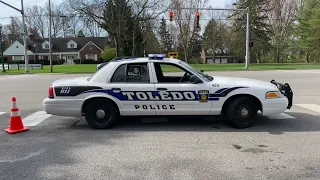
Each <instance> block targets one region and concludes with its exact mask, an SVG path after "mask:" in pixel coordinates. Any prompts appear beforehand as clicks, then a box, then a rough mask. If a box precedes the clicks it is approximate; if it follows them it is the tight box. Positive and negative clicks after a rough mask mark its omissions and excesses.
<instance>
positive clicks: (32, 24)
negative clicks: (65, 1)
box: [25, 5, 48, 38]
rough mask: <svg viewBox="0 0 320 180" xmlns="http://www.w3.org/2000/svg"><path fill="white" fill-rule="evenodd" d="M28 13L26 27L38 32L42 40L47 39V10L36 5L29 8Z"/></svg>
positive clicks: (26, 10)
mask: <svg viewBox="0 0 320 180" xmlns="http://www.w3.org/2000/svg"><path fill="white" fill-rule="evenodd" d="M25 12H26V25H27V26H28V28H30V29H34V30H38V33H39V34H40V36H41V37H42V38H44V37H46V32H47V29H48V25H47V22H48V18H47V17H46V10H45V8H43V7H41V6H38V5H35V6H32V7H27V8H26V9H25Z"/></svg>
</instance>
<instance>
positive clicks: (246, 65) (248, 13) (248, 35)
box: [169, 7, 250, 69]
mask: <svg viewBox="0 0 320 180" xmlns="http://www.w3.org/2000/svg"><path fill="white" fill-rule="evenodd" d="M169 9H171V10H174V8H169ZM179 9H187V10H196V11H198V10H209V11H210V10H211V11H242V12H247V23H246V63H245V69H248V68H249V62H250V47H249V43H250V17H249V16H250V10H249V7H247V8H246V9H225V8H179ZM171 15H172V14H171V12H170V16H171Z"/></svg>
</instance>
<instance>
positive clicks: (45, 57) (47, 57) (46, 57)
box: [39, 56, 49, 60]
mask: <svg viewBox="0 0 320 180" xmlns="http://www.w3.org/2000/svg"><path fill="white" fill-rule="evenodd" d="M39 59H45V60H49V56H40V57H39Z"/></svg>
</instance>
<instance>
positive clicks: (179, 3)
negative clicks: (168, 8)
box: [173, 0, 207, 62]
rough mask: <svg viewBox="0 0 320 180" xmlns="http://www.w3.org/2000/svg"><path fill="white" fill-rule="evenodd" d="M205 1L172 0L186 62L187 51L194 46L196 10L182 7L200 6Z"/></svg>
mask: <svg viewBox="0 0 320 180" xmlns="http://www.w3.org/2000/svg"><path fill="white" fill-rule="evenodd" d="M206 3H207V0H173V7H174V8H173V11H174V14H175V15H174V17H175V19H174V21H175V22H176V24H177V27H178V29H179V40H180V43H181V45H182V46H183V49H184V53H185V61H186V62H188V58H189V53H191V51H192V50H193V47H194V43H193V42H192V39H194V37H195V35H196V33H197V28H196V26H195V23H194V22H195V21H194V18H195V16H196V11H195V10H190V9H182V8H186V7H193V8H202V7H205V5H206ZM199 12H200V14H201V13H202V12H203V11H200V10H199Z"/></svg>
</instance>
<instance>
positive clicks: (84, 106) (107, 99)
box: [81, 97, 120, 115]
mask: <svg viewBox="0 0 320 180" xmlns="http://www.w3.org/2000/svg"><path fill="white" fill-rule="evenodd" d="M98 99H99V100H104V101H106V102H110V103H112V104H113V105H114V106H115V107H117V110H118V113H120V110H119V106H118V105H117V104H116V103H115V102H114V101H113V100H111V99H109V98H106V97H93V98H89V99H87V100H85V101H84V103H83V105H82V108H81V114H82V115H84V109H85V108H86V106H87V105H88V104H89V103H90V102H91V101H94V100H98Z"/></svg>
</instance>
